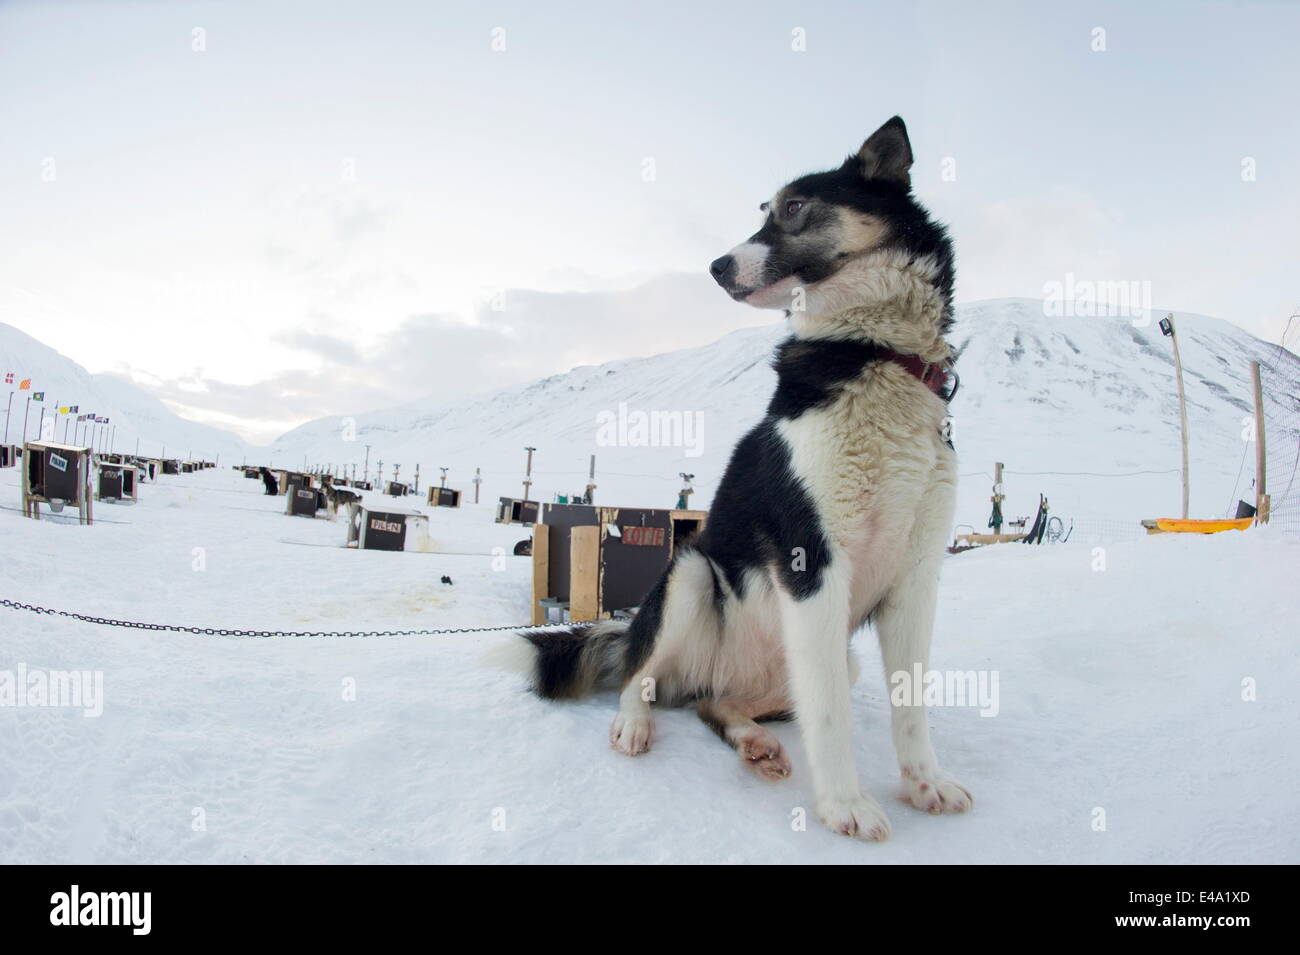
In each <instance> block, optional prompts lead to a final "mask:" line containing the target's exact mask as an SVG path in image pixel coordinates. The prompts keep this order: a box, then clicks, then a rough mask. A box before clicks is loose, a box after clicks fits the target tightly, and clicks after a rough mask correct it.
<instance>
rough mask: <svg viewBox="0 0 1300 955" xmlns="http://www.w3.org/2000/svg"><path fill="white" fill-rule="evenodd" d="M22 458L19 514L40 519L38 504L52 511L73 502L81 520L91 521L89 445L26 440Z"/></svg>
mask: <svg viewBox="0 0 1300 955" xmlns="http://www.w3.org/2000/svg"><path fill="white" fill-rule="evenodd" d="M23 460H24V462H25V466H24V467H23V486H22V503H23V514H25V515H26V516H27V517H32V518H35V519H37V520H40V517H41V508H40V505H42V504H47V505H49V508H50V510H51V511H54V512H56V513H57V512H58V511H61V510H63V508H64V507H65V506H67V505H69V504H75V505H76V506H77V516H78V518H79V519H80V521H81V523H82V524H89V523H90V522H91V498H92V494H91V485H90V482H91V476H90V470H91V465H90V462H91V451H90V448H78V447H74V446H72V445H67V444H54V443H53V442H48V441H28V442H27V443H26V444H25V445H23Z"/></svg>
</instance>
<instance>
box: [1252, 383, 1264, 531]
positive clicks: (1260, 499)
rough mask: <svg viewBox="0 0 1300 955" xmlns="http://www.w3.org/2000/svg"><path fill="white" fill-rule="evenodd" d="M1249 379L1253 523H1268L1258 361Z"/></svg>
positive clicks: (1262, 401) (1261, 396) (1261, 393)
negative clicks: (1252, 407)
mask: <svg viewBox="0 0 1300 955" xmlns="http://www.w3.org/2000/svg"><path fill="white" fill-rule="evenodd" d="M1250 381H1251V384H1252V385H1253V386H1254V390H1255V523H1256V524H1267V523H1268V503H1269V501H1268V468H1267V466H1266V459H1265V454H1264V386H1263V385H1262V384H1261V383H1260V379H1259V362H1257V361H1252V362H1251V363H1250Z"/></svg>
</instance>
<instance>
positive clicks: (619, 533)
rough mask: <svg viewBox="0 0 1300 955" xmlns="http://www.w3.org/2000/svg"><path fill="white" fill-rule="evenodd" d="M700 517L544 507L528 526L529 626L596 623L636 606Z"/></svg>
mask: <svg viewBox="0 0 1300 955" xmlns="http://www.w3.org/2000/svg"><path fill="white" fill-rule="evenodd" d="M707 518H708V512H707V511H686V510H658V509H646V508H630V507H621V508H620V507H597V506H595V505H592V504H545V505H543V506H542V509H541V518H540V520H539V522H538V523H537V524H535V525H534V527H533V614H532V622H533V624H534V625H542V624H546V623H561V622H573V623H581V622H584V621H591V620H601V619H604V618H607V617H610V616H612V615H613V614H614V612H615V611H619V610H629V609H631V608H633V607H637V606H639V605H640V603H641V601H642V600H643V599H645V595H646V594H647V593H649V592H650V589H651V588H652V587H654V585H655V583H656V582H657V581H658V579H659V575H660V574H662V573H663V570H664V568H665V567H667V566H668V564H669V562H670V561H671V560H672V559H673V555H674V554H675V553H676V552H677V548H679V547H681V546H683V545H684V544H687V543H689V542H690V541H691V540H693V539H694V538H695V537H696V535H698V534H699V533H700V531H701V530H703V528H704V522H705V520H706V519H707Z"/></svg>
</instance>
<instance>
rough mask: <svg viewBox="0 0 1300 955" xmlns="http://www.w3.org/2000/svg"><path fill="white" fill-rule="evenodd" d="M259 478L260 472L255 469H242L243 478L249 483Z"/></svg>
mask: <svg viewBox="0 0 1300 955" xmlns="http://www.w3.org/2000/svg"><path fill="white" fill-rule="evenodd" d="M261 476H262V472H261V471H259V470H258V469H257V468H244V477H246V478H248V479H249V480H250V481H256V480H257V479H258V478H260V477H261Z"/></svg>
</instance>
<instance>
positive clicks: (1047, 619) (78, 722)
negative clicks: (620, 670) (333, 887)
mask: <svg viewBox="0 0 1300 955" xmlns="http://www.w3.org/2000/svg"><path fill="white" fill-rule="evenodd" d="M15 479H16V475H15V472H14V471H13V470H0V499H8V500H10V501H13V500H15V499H16V496H17V490H16V486H15ZM283 507H284V499H283V498H280V497H266V496H264V495H263V494H262V493H261V485H260V482H256V481H248V480H245V479H243V477H242V476H240V475H239V474H237V473H235V472H234V471H231V470H229V469H227V468H222V469H218V470H211V471H203V472H199V473H195V474H192V475H191V474H184V475H177V476H175V477H164V478H162V479H161V480H160V482H159V483H158V484H156V485H153V484H146V485H144V486H143V487H142V488H141V496H140V502H139V503H138V504H136V505H134V506H126V505H121V506H116V507H114V506H110V505H96V516H97V517H99V518H100V521H99V522H98V523H96V524H95V525H94V526H92V527H80V526H77V525H76V524H71V525H70V524H68V523H67V522H66V520H49V519H43V520H41V521H39V522H37V521H31V520H26V519H24V518H22V517H21V516H19V515H18V514H16V513H14V511H12V510H0V538H2V539H3V540H4V542H5V543H4V559H3V560H0V596H3V597H7V598H17V599H20V600H23V601H26V602H29V603H33V604H37V605H42V606H47V607H58V608H63V609H71V610H76V611H79V612H83V613H92V614H101V615H104V616H109V617H117V618H124V619H131V620H143V621H146V622H157V623H168V624H180V625H191V626H199V627H244V628H253V629H270V628H274V629H291V630H303V629H312V630H314V629H327V630H351V629H356V630H380V629H390V628H391V629H423V628H442V627H476V626H490V625H493V624H509V623H512V622H518V621H522V620H525V619H526V618H527V610H528V593H529V574H530V565H529V561H528V559H527V558H522V557H510V556H499V557H494V556H493V555H492V548H493V547H505V548H508V547H509V545H510V544H511V543H512V542H513V540H515V539H516V538H517V537H518V536H520V529H519V528H517V527H508V526H503V525H497V524H494V523H492V516H491V510H490V508H489V507H488V506H487V505H481V506H479V507H473V506H472V505H466V506H465V507H463V508H461V509H459V510H450V509H436V510H433V512H432V513H431V516H430V524H431V532H432V535H433V537H434V539H435V541H437V542H438V543H439V544H440V548H439V549H440V550H441V551H442V553H436V554H419V553H383V552H378V551H356V550H347V549H344V548H343V547H342V546H341V544H342V542H343V539H344V536H345V528H344V525H343V523H342V522H341V521H340V522H330V521H327V520H323V519H319V520H310V519H306V518H301V517H288V516H285V515H284V513H283ZM110 520H111V521H113V522H114V523H109V521H110ZM507 554H508V550H507ZM1298 557H1300V543H1297V541H1296V539H1295V537H1294V535H1289V534H1283V533H1279V532H1277V531H1276V530H1275V529H1273V528H1264V529H1256V530H1251V531H1248V532H1244V533H1241V532H1234V533H1228V534H1220V535H1216V536H1214V537H1209V538H1205V537H1199V536H1197V537H1188V536H1183V535H1163V536H1159V537H1150V538H1142V539H1140V540H1136V541H1132V542H1124V543H1117V544H1114V545H1112V546H1109V547H1107V548H1106V554H1105V565H1104V569H1102V568H1099V566H1098V563H1097V555H1096V554H1095V553H1094V551H1093V548H1091V547H1089V546H1087V545H1086V544H1084V543H1082V542H1081V541H1071V542H1069V543H1067V544H1064V545H1060V546H1056V547H1040V548H1028V547H1018V546H1015V545H1005V546H1002V547H990V548H985V549H983V550H979V551H976V552H974V553H972V554H969V555H963V556H959V557H951V558H949V559H948V560H946V561H945V566H944V582H943V586H942V587H941V589H940V599H939V611H938V618H937V628H936V637H935V649H934V654H933V658H932V666H934V667H935V668H936V669H940V670H956V671H985V672H988V673H996V674H997V675H998V694H997V708H996V715H990V716H982V715H980V710H979V709H977V708H975V707H970V706H964V707H963V706H949V707H939V708H934V709H932V710H931V716H930V722H931V726H932V728H933V734H934V739H935V745H936V748H937V750H938V752H939V754H940V758H941V759H942V760H943V762H944V765H945V766H946V768H947V769H948V770H949V771H950V772H952V773H953V774H954V775H955V776H957V777H958V778H959V779H961V780H962V782H963V783H964V784H965V785H967V786H968V787H969V788H970V790H971V792H972V793H973V794H974V796H975V807H974V809H973V811H972V812H970V813H969V814H966V815H962V816H940V817H933V816H928V815H925V814H924V813H920V812H917V811H916V810H914V809H910V808H908V807H906V806H904V805H902V804H901V803H900V802H899V801H898V800H897V799H895V798H894V797H895V793H896V791H897V770H896V767H895V763H894V755H893V752H892V747H891V745H890V742H889V717H888V701H887V698H886V696H885V692H884V687H885V683H884V680H883V678H882V676H881V672H880V662H879V653H878V651H877V649H876V647H875V641H874V639H873V638H872V637H871V635H870V634H862V635H861V636H860V637H859V638H858V641H857V652H858V654H859V656H860V657H861V659H862V662H863V667H862V676H861V678H860V679H859V681H858V684H857V686H856V687H855V688H854V691H853V710H854V724H855V730H854V750H855V755H856V760H857V765H858V769H859V774H860V776H861V779H862V784H863V787H864V790H865V791H866V792H867V793H870V794H871V795H872V796H873V797H875V798H876V799H877V800H878V801H879V802H880V803H881V804H882V805H883V806H884V807H885V810H886V812H887V813H888V814H889V816H890V819H891V821H892V823H893V836H892V838H891V839H890V841H889V842H886V843H883V844H879V845H867V844H864V843H861V842H857V841H855V840H851V839H846V838H844V837H843V836H838V835H834V834H832V833H831V832H830V831H829V830H827V829H825V828H823V827H822V826H821V825H819V824H818V823H817V822H816V821H815V819H814V818H813V816H812V814H813V792H812V789H811V787H810V784H809V774H808V768H807V763H806V761H805V758H804V750H803V746H802V743H801V742H800V740H799V727H798V726H797V724H773V725H774V732H775V733H776V734H777V735H778V737H779V738H780V739H781V741H782V743H783V744H784V745H785V747H786V750H787V752H789V753H790V754H791V758H792V760H793V761H794V773H793V775H792V777H791V778H789V779H786V780H782V781H780V782H768V781H765V780H760V779H758V778H757V777H756V776H754V775H753V774H752V773H750V772H749V771H747V770H746V769H745V768H743V767H742V766H741V765H740V761H739V760H738V759H737V757H736V755H735V754H734V753H733V752H732V751H731V750H730V749H729V748H727V747H726V746H724V745H723V744H722V743H720V742H719V741H718V739H717V738H716V737H715V736H714V735H713V733H712V732H711V731H710V730H709V729H708V728H707V727H705V726H704V724H703V723H701V722H700V720H699V719H698V717H697V716H696V715H695V713H694V712H693V711H692V710H691V709H690V708H685V709H680V710H659V711H658V713H657V720H658V732H657V738H656V742H655V746H654V749H653V750H652V751H651V752H650V753H648V754H646V755H644V756H641V757H638V758H637V759H629V758H628V757H626V756H623V755H622V754H620V753H617V752H615V751H614V750H613V749H611V748H610V745H609V741H608V736H607V733H608V727H609V723H610V720H611V719H612V718H613V715H614V711H615V709H616V694H614V693H607V694H602V695H599V696H597V697H594V698H592V699H589V700H584V701H582V702H578V703H550V702H546V701H543V700H539V699H537V698H535V697H533V696H531V695H529V694H528V693H526V692H525V691H524V688H523V686H522V682H521V680H520V679H519V678H518V677H517V676H516V675H514V674H512V673H508V672H500V671H497V670H494V669H490V668H486V667H485V666H483V665H482V663H481V658H482V657H483V656H484V654H485V652H486V651H487V650H488V649H489V648H491V647H494V646H496V645H497V644H499V643H501V642H502V641H507V640H511V639H518V638H517V637H512V636H510V635H508V634H500V633H494V634H488V633H477V634H456V635H447V636H426V637H407V638H329V637H312V638H290V637H282V638H269V639H257V638H253V639H240V638H230V637H217V636H204V635H195V634H186V633H171V632H149V631H141V630H124V629H119V628H115V627H105V626H93V625H90V624H85V623H81V622H77V621H74V620H68V619H66V618H60V617H49V616H37V615H35V614H31V613H25V612H18V611H12V610H7V609H0V679H2V678H3V674H4V672H5V671H8V672H9V673H11V674H17V673H19V672H26V673H27V674H28V675H29V678H30V674H31V673H33V672H37V671H40V672H46V671H50V670H83V671H84V670H89V671H92V672H93V671H99V672H100V673H101V674H102V679H103V683H102V687H103V693H102V697H98V698H97V700H98V703H99V704H100V705H102V712H101V713H100V715H98V716H94V717H86V716H83V715H82V710H81V709H79V708H76V707H68V706H65V707H58V708H54V707H41V706H26V707H15V706H11V705H3V706H0V864H9V863H83V864H85V863H180V862H189V863H239V864H246V863H270V862H296V863H314V862H410V863H417V862H539V863H565V862H624V863H654V862H768V863H806V862H839V863H865V864H882V863H891V862H893V863H928V864H936V865H937V864H949V865H954V864H966V863H997V862H1040V863H1041V862H1046V863H1094V862H1097V863H1129V862H1150V863H1183V862H1198V863H1246V862H1252V863H1261V862H1265V863H1267V862H1276V863H1292V864H1294V863H1296V862H1298V861H1300V829H1297V827H1296V825H1295V819H1296V815H1297V812H1300V802H1298V797H1297V788H1296V786H1295V779H1294V769H1295V766H1296V764H1297V760H1300V717H1298V716H1297V714H1300V699H1298V698H1297V687H1300V656H1297V654H1296V653H1295V642H1294V620H1295V618H1296V615H1297V613H1298V612H1300V598H1298V597H1297V592H1296V589H1295V587H1294V586H1293V583H1294V567H1295V565H1296V561H1297V558H1298ZM444 575H445V576H448V577H449V578H450V579H451V581H452V582H451V584H445V583H442V582H441V578H442V577H443V576H444ZM20 668H25V669H22V670H20ZM1248 686H1253V688H1254V691H1253V692H1252V693H1247V692H1246V691H1247V688H1248ZM985 711H986V712H989V713H992V710H991V709H989V708H985ZM799 810H803V811H804V813H806V814H807V815H808V817H809V818H808V825H807V828H806V830H802V829H799V828H797V827H795V826H793V825H792V823H793V822H795V821H796V820H797V818H798V813H799ZM1098 810H1101V811H1102V812H1104V828H1098V826H1097V823H1098V821H1099V819H1100V818H1101V817H1099V816H1098Z"/></svg>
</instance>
